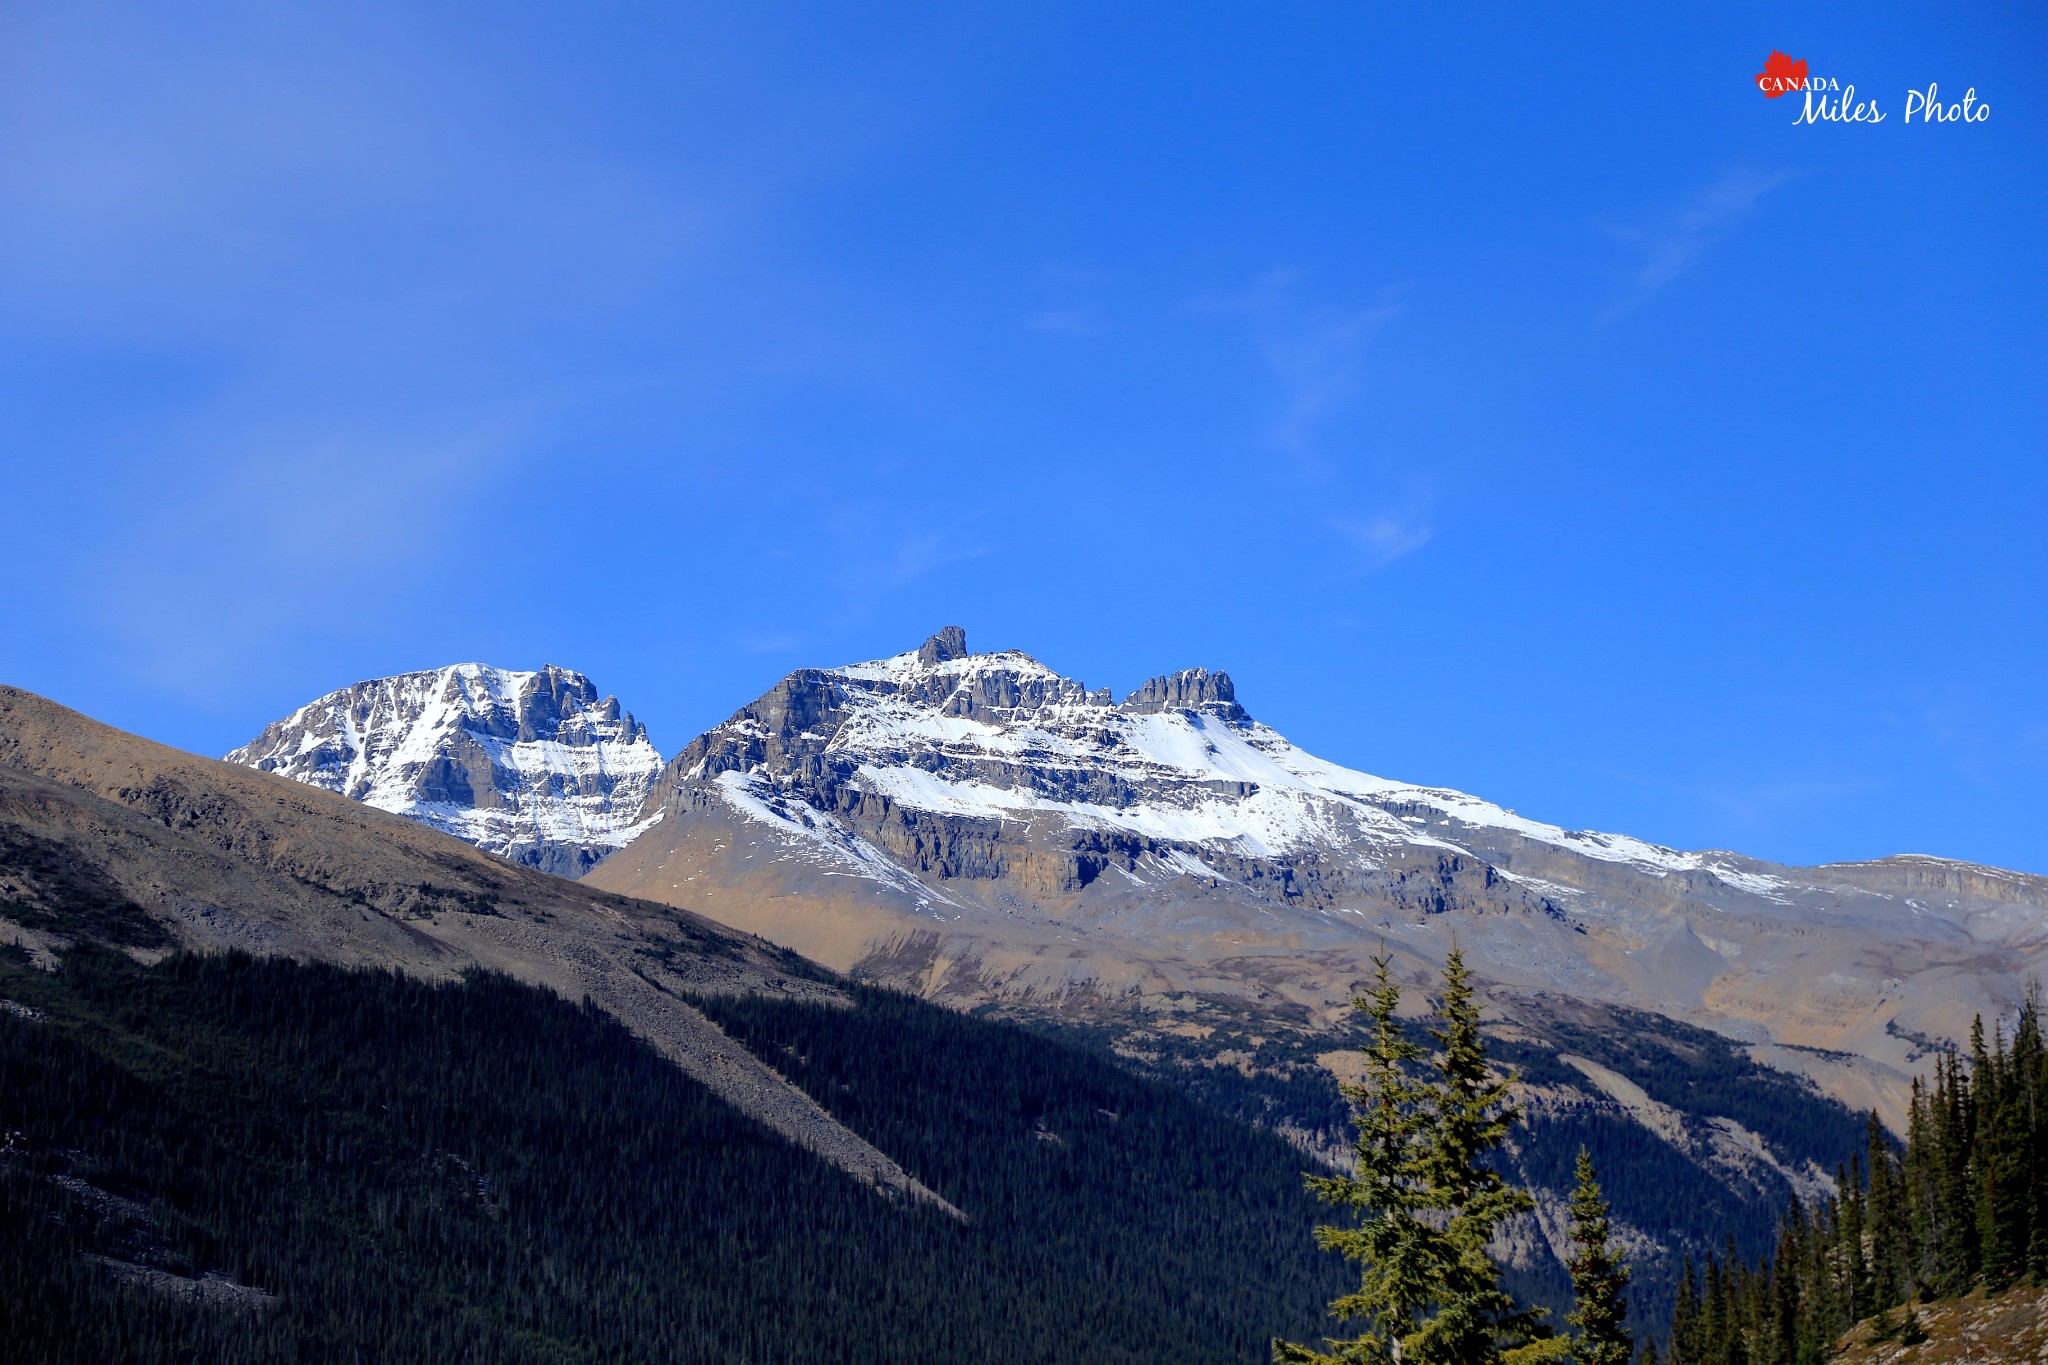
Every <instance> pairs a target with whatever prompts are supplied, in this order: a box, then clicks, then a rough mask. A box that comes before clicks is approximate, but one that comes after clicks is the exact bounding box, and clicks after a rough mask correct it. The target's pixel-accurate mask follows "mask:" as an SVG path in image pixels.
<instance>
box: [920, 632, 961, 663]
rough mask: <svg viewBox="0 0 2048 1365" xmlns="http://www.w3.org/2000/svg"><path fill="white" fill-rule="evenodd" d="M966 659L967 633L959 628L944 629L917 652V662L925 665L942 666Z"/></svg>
mask: <svg viewBox="0 0 2048 1365" xmlns="http://www.w3.org/2000/svg"><path fill="white" fill-rule="evenodd" d="M966 657H967V632H966V631H964V630H962V629H961V628H960V627H958V626H946V627H944V628H943V629H941V630H940V631H939V633H938V634H937V635H934V636H932V638H931V639H929V640H926V641H925V642H924V644H923V645H922V646H921V647H920V648H919V649H918V651H917V661H918V662H919V663H924V664H942V663H945V662H946V661H947V660H949V659H964V658H966Z"/></svg>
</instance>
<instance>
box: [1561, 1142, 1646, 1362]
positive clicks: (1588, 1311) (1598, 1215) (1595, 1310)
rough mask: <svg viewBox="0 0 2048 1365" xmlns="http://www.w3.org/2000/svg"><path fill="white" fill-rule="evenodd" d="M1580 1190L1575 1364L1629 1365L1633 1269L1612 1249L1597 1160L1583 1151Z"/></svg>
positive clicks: (1574, 1270) (1575, 1226)
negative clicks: (1627, 1322) (1627, 1323)
mask: <svg viewBox="0 0 2048 1365" xmlns="http://www.w3.org/2000/svg"><path fill="white" fill-rule="evenodd" d="M1577 1175H1578V1185H1577V1188H1575V1189H1574V1190H1573V1191H1572V1203H1571V1214H1572V1259H1571V1265H1570V1267H1569V1268H1570V1270H1571V1274H1572V1299H1573V1306H1572V1311H1571V1312H1570V1313H1569V1314H1567V1315H1566V1318H1565V1321H1567V1322H1569V1323H1570V1324H1571V1325H1572V1328H1573V1331H1574V1332H1575V1333H1576V1336H1575V1337H1574V1339H1573V1341H1572V1347H1571V1349H1572V1358H1573V1359H1574V1360H1576V1361H1577V1362H1578V1363H1579V1365H1628V1362H1629V1357H1630V1356H1632V1355H1633V1354H1634V1353H1635V1343H1634V1342H1633V1341H1632V1340H1631V1339H1630V1338H1629V1334H1628V1329H1627V1328H1626V1327H1625V1326H1623V1323H1624V1321H1625V1319H1626V1318H1627V1317H1628V1300H1627V1299H1626V1298H1625V1297H1624V1295H1623V1291H1625V1290H1626V1289H1627V1288H1628V1266H1626V1265H1625V1264H1623V1263H1622V1262H1621V1260H1620V1259H1619V1258H1617V1257H1616V1256H1615V1255H1614V1253H1613V1252H1612V1251H1610V1250H1609V1249H1608V1245H1607V1243H1608V1240H1609V1236H1610V1234H1611V1231H1612V1229H1611V1228H1610V1227H1609V1225H1608V1220H1607V1200H1606V1199H1605V1198H1604V1197H1603V1196H1602V1195H1601V1193H1600V1182H1599V1179H1598V1178H1597V1176H1596V1175H1595V1173H1594V1170H1593V1154H1592V1153H1591V1152H1589V1151H1587V1150H1586V1149H1585V1148H1584V1147H1581V1148H1579V1162H1578V1171H1577Z"/></svg>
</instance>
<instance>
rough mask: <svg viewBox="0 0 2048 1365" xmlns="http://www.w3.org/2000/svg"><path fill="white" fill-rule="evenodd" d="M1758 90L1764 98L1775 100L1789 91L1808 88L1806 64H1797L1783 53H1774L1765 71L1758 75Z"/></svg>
mask: <svg viewBox="0 0 2048 1365" xmlns="http://www.w3.org/2000/svg"><path fill="white" fill-rule="evenodd" d="M1756 88H1757V89H1759V90H1761V91H1763V92H1764V98H1765V99H1767V100H1774V99H1776V98H1778V96H1780V95H1782V94H1784V93H1785V92H1786V91H1787V90H1804V89H1805V88H1806V63H1805V62H1795V61H1793V60H1792V59H1791V58H1790V57H1787V56H1786V55H1785V54H1784V53H1782V52H1773V53H1772V54H1771V57H1770V60H1769V61H1767V62H1765V63H1764V69H1763V70H1761V71H1759V72H1757V73H1756Z"/></svg>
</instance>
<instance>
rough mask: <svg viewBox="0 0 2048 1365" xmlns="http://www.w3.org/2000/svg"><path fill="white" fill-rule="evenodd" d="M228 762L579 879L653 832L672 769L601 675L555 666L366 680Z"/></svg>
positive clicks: (310, 706) (463, 667)
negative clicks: (649, 813) (602, 689)
mask: <svg viewBox="0 0 2048 1365" xmlns="http://www.w3.org/2000/svg"><path fill="white" fill-rule="evenodd" d="M226 757H227V761H228V762H230V763H240V764H243V765H244V766H246V767H251V768H260V769H262V770H263V771H265V772H273V773H278V774H281V775H283V776H285V777H290V778H294V779H296V780H297V781H300V782H304V783H307V784H308V785H310V786H315V787H320V788H323V789H325V790H327V791H331V792H339V793H341V794H342V795H344V796H349V797H353V798H354V799H356V800H358V801H361V802H363V803H364V804H366V805H371V806H375V807H377V808H378V809H379V810H387V811H392V812H394V813H396V814H399V815H406V816H410V817H412V818H413V819H415V820H418V821H419V822H420V823H422V824H425V825H429V826H431V827H433V828H435V829H438V830H441V831H442V832H443V833H446V834H453V835H455V836H456V837H457V838H460V839H466V840H468V841H469V842H470V843H472V844H475V845H477V846H478V847H479V848H483V849H486V850H488V851H489V852H492V853H496V854H498V855H499V856H501V857H505V858H509V859H511V860H512V861H514V862H517V863H523V864H525V865H527V866H528V867H536V868H539V869H540V870H542V871H543V872H553V873H557V874H559V875H562V876H570V877H573V876H576V875H578V874H580V873H582V872H585V871H588V870H589V869H590V868H591V867H592V866H593V865H594V864H596V863H597V862H598V861H599V860H600V859H602V858H604V857H605V856H607V855H608V854H610V853H612V852H614V851H616V850H618V849H620V848H623V847H625V845H626V844H627V843H629V842H630V841H631V840H632V839H633V838H634V837H635V836H636V835H638V834H640V833H641V832H642V831H644V830H645V829H646V828H647V823H646V822H645V821H642V820H641V819H640V817H639V811H640V807H641V806H642V804H644V802H645V800H646V797H647V792H648V788H649V786H650V785H651V784H652V783H653V781H654V778H655V776H656V774H657V773H659V772H660V771H661V766H662V764H661V754H660V752H659V751H658V750H656V749H655V747H654V745H653V744H652V743H650V742H649V741H648V738H647V727H646V726H644V725H642V724H640V722H638V721H637V720H635V719H633V717H632V715H631V714H630V713H628V712H622V711H621V710H620V709H619V703H618V699H617V698H616V697H605V698H603V699H601V700H600V699H599V697H598V694H597V688H596V687H594V686H593V685H592V684H591V681H590V679H588V678H586V677H584V676H583V675H582V674H581V673H572V672H570V671H569V670H568V669H566V668H557V667H555V666H554V665H553V664H549V665H547V666H546V667H543V668H541V669H540V670H539V671H537V672H514V671H510V670H507V669H502V668H489V667H486V666H485V665H483V664H455V665H452V666H450V667H447V668H437V669H431V670H428V671H425V672H419V673H402V674H399V675H398V676H396V677H391V678H377V679H373V680H371V681H369V682H360V683H357V684H356V685H355V686H353V687H346V688H343V689H341V690H340V691H338V692H330V693H328V694H327V695H326V696H324V697H321V698H319V699H318V700H316V701H312V702H308V703H307V704H306V705H304V706H302V707H300V708H299V709H298V710H296V711H294V712H292V714H291V715H289V716H287V717H285V718H284V719H283V720H280V721H277V722H275V723H273V724H271V725H269V726H266V727H265V728H264V731H263V733H262V734H260V735H258V736H256V738H255V739H252V740H250V741H249V742H248V743H247V744H245V745H243V746H242V747H241V748H239V749H236V750H235V751H234V752H232V753H230V754H228V755H227V756H226ZM656 818H658V817H656Z"/></svg>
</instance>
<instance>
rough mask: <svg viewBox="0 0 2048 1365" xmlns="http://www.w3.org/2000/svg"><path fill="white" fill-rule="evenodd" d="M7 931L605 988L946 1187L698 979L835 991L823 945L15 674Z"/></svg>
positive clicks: (813, 1128) (879, 1183)
mask: <svg viewBox="0 0 2048 1365" xmlns="http://www.w3.org/2000/svg"><path fill="white" fill-rule="evenodd" d="M0 846H4V848H5V849H6V850H7V851H8V854H9V858H8V863H7V865H6V866H5V867H4V868H0V883H4V886H0V942H7V941H10V940H11V941H14V942H17V943H19V944H20V945H22V946H23V947H25V948H27V949H28V950H29V951H30V952H31V953H32V954H36V955H38V956H39V957H40V958H41V959H42V960H43V961H45V962H53V961H54V959H53V957H52V953H53V950H56V949H58V948H61V947H62V946H63V945H64V944H65V943H66V942H67V941H69V940H70V939H72V938H75V937H83V936H87V935H88V934H90V933H91V932H92V930H93V925H92V924H91V923H86V922H80V921H76V920H74V919H67V918H65V913H66V912H65V911H64V908H65V907H67V906H69V905H72V904H74V903H76V901H77V898H78V895H79V894H80V893H81V892H89V893H90V894H91V896H92V897H93V901H92V904H94V905H95V906H98V907H99V909H98V911H97V912H96V913H97V915H98V916H99V917H100V918H102V919H110V920H111V921H112V922H114V924H115V929H114V931H113V932H111V933H101V934H100V935H99V936H100V937H102V938H104V939H106V940H108V941H113V942H127V943H129V944H131V945H135V946H146V947H152V948H158V949H159V950H160V949H161V948H162V947H168V946H172V945H175V946H179V947H185V948H192V949H197V950H201V951H219V950H223V949H235V948H239V949H243V950H246V951H249V952H253V953H259V954H266V955H281V956H288V957H294V958H300V959H317V960H320V961H326V962H332V963H337V964H341V965H344V966H353V967H389V968H395V969H399V970H402V971H405V972H408V973H410V974H414V975H419V976H424V977H427V978H429V979H448V978H452V977H454V976H456V975H458V974H459V973H461V972H463V971H466V970H469V969H471V968H478V967H481V968H488V969H490V970H494V971H500V972H504V973H506V974H507V975H510V976H512V977H515V978H517V979H518V980H520V981H524V982H527V983H529V984H533V985H539V986H545V987H548V988H549V989H551V990H553V991H555V992H556V993H558V994H560V995H562V996H563V997H565V998H567V999H570V1000H584V999H587V1000H590V1001H591V1002H593V1003H595V1004H596V1005H598V1006H599V1007H601V1008H602V1009H604V1010H605V1011H606V1012H608V1013H610V1014H612V1015H613V1016H615V1017H616V1018H618V1019H619V1020H620V1021H621V1022H622V1023H624V1024H625V1025H626V1026H627V1027H628V1028H630V1029H632V1030H633V1031H634V1032H635V1033H637V1034H639V1035H640V1036H641V1037H643V1038H645V1039H647V1040H648V1041H649V1042H650V1043H652V1044H653V1045H654V1047H655V1048H656V1050H657V1051H659V1052H660V1053H661V1054H662V1055H664V1056H666V1057H668V1058H669V1059H670V1060H671V1061H673V1062H674V1063H675V1064H676V1065H678V1066H680V1067H681V1068H682V1069H683V1070H684V1071H686V1072H687V1073H689V1074H690V1075H691V1076H693V1077H695V1078H696V1079H698V1080H700V1081H702V1082H703V1083H704V1084H706V1085H707V1086H709V1087H710V1088H711V1090H712V1091H713V1092H714V1093H716V1094H718V1095H720V1096H721V1097H723V1098H724V1099H726V1100H728V1101H729V1102H731V1103H732V1104H734V1105H735V1106H737V1107H738V1108H739V1109H740V1110H741V1111H742V1112H743V1113H745V1114H747V1115H749V1116H750V1117H752V1118H755V1119H757V1120H759V1121H760V1122H762V1123H764V1124H766V1125H767V1126H768V1127H770V1128H771V1129H774V1130H775V1131H777V1132H780V1133H782V1134H783V1135H784V1136H786V1137H788V1138H790V1139H791V1140H793V1141H796V1142H798V1143H799V1144H801V1145H803V1146H805V1147H807V1148H809V1149H810V1150H812V1151H814V1152H816V1153H818V1154H819V1155H821V1156H824V1157H825V1158H827V1159H828V1160H831V1161H832V1162H834V1163H835V1164H837V1165H839V1166H841V1167H842V1168H843V1169H846V1170H847V1171H849V1172H851V1173H853V1174H855V1175H857V1176H859V1177H860V1178H861V1179H864V1180H867V1181H869V1182H870V1183H872V1184H874V1185H875V1186H876V1187H877V1188H878V1189H881V1190H883V1191H885V1192H892V1193H901V1194H905V1195H909V1196H911V1197H914V1198H920V1199H927V1198H933V1197H934V1196H932V1195H931V1194H930V1192H929V1191H928V1190H926V1189H925V1188H924V1187H923V1186H921V1185H920V1184H918V1183H917V1181H916V1180H914V1179H913V1178H912V1177H911V1176H909V1175H908V1174H906V1173H905V1172H904V1171H903V1170H902V1169H901V1168H900V1167H899V1166H898V1165H897V1164H896V1163H895V1162H894V1161H892V1160H891V1159H890V1158H889V1157H887V1156H886V1155H884V1154H883V1153H881V1152H879V1151H877V1150H876V1149H875V1148H873V1147H872V1146H871V1145H870V1144H868V1143H867V1142H865V1141H863V1140H862V1139H860V1138H858V1137H857V1136H855V1135H854V1134H853V1133H851V1132H850V1131H848V1130H847V1129H846V1128H845V1127H844V1126H843V1125H841V1124H839V1123H838V1122H836V1121H835V1120H833V1119H832V1118H831V1117H830V1115H829V1114H827V1113H826V1112H825V1111H824V1110H823V1109H822V1108H820V1107H819V1106H818V1105H817V1104H816V1103H815V1102H813V1101H812V1100H811V1099H810V1098H809V1097H808V1096H807V1095H805V1094H804V1093H803V1092H802V1091H801V1090H799V1089H798V1088H797V1087H795V1086H792V1085H790V1084H789V1083H788V1082H787V1081H785V1080H784V1079H783V1078H782V1077H781V1076H780V1075H778V1074H777V1073H776V1072H775V1071H774V1070H773V1069H772V1068H771V1067H768V1066H766V1065H764V1064H763V1063H761V1062H760V1061H758V1060H757V1059H756V1058H754V1057H753V1055H752V1054H750V1053H749V1052H747V1051H746V1049H744V1048H742V1047H740V1046H738V1045H737V1044H735V1043H733V1042H732V1041H731V1040H730V1039H728V1038H727V1037H726V1036H725V1035H724V1033H722V1032H721V1031H720V1030H719V1029H718V1028H717V1027H716V1026H715V1025H713V1024H712V1023H711V1022H710V1021H709V1020H707V1019H706V1018H705V1017H704V1016H703V1014H702V1013H701V1012H699V1011H698V1010H697V1009H695V1008H694V1007H693V1006H691V1005H689V1004H688V1003H686V1002H685V1001H684V1000H683V999H682V998H681V997H682V994H683V993H685V992H692V991H694V992H700V993H702V992H712V993H715V992H719V991H752V990H765V991H780V992H789V993H794V994H797V995H803V996H822V997H826V998H831V997H834V996H836V994H837V992H836V989H835V988H834V987H833V986H831V985H830V984H829V983H828V982H827V981H825V980H824V979H823V977H822V974H821V973H819V972H817V971H816V970H815V969H814V968H812V967H810V965H809V964H807V963H805V962H804V961H802V960H801V959H799V958H797V957H795V956H793V955H792V954H790V953H788V952H786V951H783V950H779V949H776V948H774V947H772V946H770V945H768V944H766V943H763V942H761V941H760V940H758V939H755V938H751V937H749V936H747V935H744V934H739V933H734V932H732V931H730V930H728V929H725V928H723V927H721V926H718V925H716V924H713V923H711V922H710V921H707V920H704V919H702V918H700V917H698V916H696V915H693V914H690V913H688V912H687V911H679V910H676V909H672V908H669V907H664V906H658V905H652V904H648V903H646V902H640V901H634V900H632V899H630V898H627V897H623V896H616V895H610V894H607V893H604V892H601V891H597V890H595V889H593V888H589V887H583V886H580V885H578V884H577V883H574V882H567V881H563V880H561V879H559V878H556V877H551V876H548V875H546V874H543V873H540V872H536V871H532V870H530V869H528V868H524V867H519V866H516V865H513V864H511V863H507V862H505V861H503V860H501V859H498V858H494V857H491V856H490V855H488V854H486V853H483V852H480V851H479V850H477V849H475V848H473V847H471V846H470V845H468V844H466V843H464V842H462V841H461V840H458V839H454V838H451V837H449V836H447V835H444V834H439V833H436V832H435V831H433V830H431V829H428V828H425V827H423V826H421V825H419V824H417V823H415V822H413V821H411V820H407V819H404V818H402V817H400V816H396V815H389V814H386V813H384V812H382V811H379V810H375V809H372V808H370V807H367V806H364V805H361V804H359V803H357V802H353V801H350V800H348V799H346V798H345V797H341V796H336V795H334V794H332V793H329V792H324V791H320V790H317V789H315V788H311V787H307V786H304V785H302V784H299V783H296V782H292V781H289V780H287V779H285V778H281V777H274V776H271V775H269V774H267V773H261V772H255V771H251V770H250V769H247V768H243V767H238V766H235V765H233V764H228V763H221V762H216V761H214V760H212V759H206V758H200V757H197V756H196V755H192V754H187V753H182V752H180V751H178V750H176V749H171V748H168V747H166V746H164V745H161V744H156V743H153V742H151V741H149V740H145V739H141V738H138V737H137V736H134V735H130V734H126V733H124V732H122V731H119V730H115V729H113V728H111V727H109V726H105V725H101V724H99V723H98V722H96V721H93V720H90V719H88V718H86V717H85V716H81V715H79V714H78V713H77V712H74V711H69V710H66V709H65V708H63V707H61V706H58V705H56V704H55V703H53V702H50V701H47V700H45V699H43V698H41V697H37V696H34V695H33V694H30V693H26V692H21V691H19V690H16V689H13V688H0Z"/></svg>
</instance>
